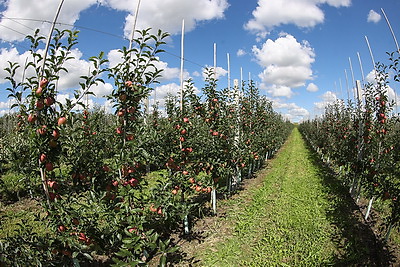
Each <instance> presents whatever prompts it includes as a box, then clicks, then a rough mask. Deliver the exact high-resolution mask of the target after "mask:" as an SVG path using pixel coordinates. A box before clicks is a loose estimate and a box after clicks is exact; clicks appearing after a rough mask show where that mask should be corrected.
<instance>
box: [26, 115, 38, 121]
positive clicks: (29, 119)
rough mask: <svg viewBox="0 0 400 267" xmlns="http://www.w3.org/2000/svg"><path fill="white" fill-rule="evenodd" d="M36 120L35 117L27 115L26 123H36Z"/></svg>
mask: <svg viewBox="0 0 400 267" xmlns="http://www.w3.org/2000/svg"><path fill="white" fill-rule="evenodd" d="M36 119H37V116H36V115H35V114H29V115H28V121H29V122H30V123H34V122H35V121H36Z"/></svg>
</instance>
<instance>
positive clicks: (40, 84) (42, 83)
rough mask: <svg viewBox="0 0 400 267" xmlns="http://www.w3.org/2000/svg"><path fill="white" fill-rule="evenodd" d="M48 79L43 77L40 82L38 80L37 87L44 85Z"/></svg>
mask: <svg viewBox="0 0 400 267" xmlns="http://www.w3.org/2000/svg"><path fill="white" fill-rule="evenodd" d="M48 82H49V81H48V80H47V79H46V78H43V79H42V80H41V81H40V82H39V87H42V88H43V87H46V85H47V83H48Z"/></svg>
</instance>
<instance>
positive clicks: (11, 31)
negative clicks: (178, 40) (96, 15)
mask: <svg viewBox="0 0 400 267" xmlns="http://www.w3.org/2000/svg"><path fill="white" fill-rule="evenodd" d="M137 3H138V0H133V1H132V0H69V1H65V2H64V4H63V6H62V9H61V12H60V15H59V18H58V21H59V22H62V23H63V25H57V27H58V28H60V29H63V28H70V27H71V26H65V24H71V25H73V24H74V23H75V22H76V21H77V20H78V19H79V15H80V13H81V12H82V11H84V10H85V9H87V8H89V7H90V6H93V5H95V4H98V5H103V6H107V7H109V8H112V9H115V10H119V11H125V12H127V14H128V15H127V17H126V21H125V26H124V34H125V36H126V37H128V38H129V37H130V35H131V31H132V26H133V24H134V23H133V20H134V14H135V11H136V7H137ZM3 5H4V11H3V12H2V13H1V15H2V19H1V21H0V26H2V27H0V36H1V37H0V38H1V39H2V40H4V41H22V40H23V39H24V37H25V35H27V34H33V30H32V29H36V28H39V29H41V32H43V34H44V35H47V33H48V31H49V29H50V23H49V22H50V21H53V19H54V15H55V13H56V10H57V7H58V5H59V1H54V0H41V1H31V0H8V1H4V4H3ZM28 6H29V8H27V7H28ZM228 7H229V4H228V1H227V0H170V1H165V0H152V1H142V2H141V5H140V9H139V13H138V14H139V19H138V22H137V29H146V28H149V27H150V28H153V29H162V30H164V31H168V32H170V33H172V34H176V33H179V32H180V30H181V24H182V19H185V25H186V27H185V29H186V31H191V30H193V29H194V28H195V27H196V26H197V25H198V23H199V22H202V21H209V20H214V19H222V18H224V12H225V10H226V9H227V8H228ZM26 19H29V20H26ZM46 21H47V22H46Z"/></svg>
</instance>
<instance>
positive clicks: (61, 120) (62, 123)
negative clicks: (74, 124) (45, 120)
mask: <svg viewBox="0 0 400 267" xmlns="http://www.w3.org/2000/svg"><path fill="white" fill-rule="evenodd" d="M66 123H67V118H66V117H60V118H59V119H58V121H57V124H58V126H61V125H64V124H66Z"/></svg>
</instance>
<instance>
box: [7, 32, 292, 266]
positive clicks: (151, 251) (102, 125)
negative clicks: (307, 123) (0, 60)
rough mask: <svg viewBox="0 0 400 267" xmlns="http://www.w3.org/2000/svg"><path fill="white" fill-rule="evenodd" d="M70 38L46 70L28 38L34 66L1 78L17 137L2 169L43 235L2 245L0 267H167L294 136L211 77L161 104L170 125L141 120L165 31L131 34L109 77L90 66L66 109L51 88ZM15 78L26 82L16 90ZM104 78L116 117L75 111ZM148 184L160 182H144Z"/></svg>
mask: <svg viewBox="0 0 400 267" xmlns="http://www.w3.org/2000/svg"><path fill="white" fill-rule="evenodd" d="M76 34H77V33H76V32H70V31H62V32H60V31H57V32H56V34H55V36H54V37H53V38H52V41H51V43H50V49H49V54H48V55H47V59H46V61H45V62H43V61H44V57H43V55H41V54H39V53H38V52H37V51H38V49H39V47H40V45H41V41H42V40H41V39H42V38H41V37H38V36H39V35H36V36H30V37H28V39H30V40H31V42H32V49H31V61H29V62H28V63H27V64H26V65H25V66H19V65H18V64H16V63H10V64H9V68H8V69H7V71H8V73H9V77H8V80H9V81H10V85H11V87H10V88H9V89H8V91H9V92H10V95H9V97H10V98H13V99H14V100H15V103H16V104H15V107H14V108H15V110H16V115H15V116H16V118H15V129H16V131H15V132H13V133H12V134H9V135H6V136H4V137H3V138H2V143H4V144H6V145H5V146H3V147H2V151H1V155H2V159H3V160H5V161H6V162H7V164H8V165H9V166H10V168H11V169H12V171H13V172H15V173H18V174H20V175H21V174H22V175H23V177H24V179H23V180H22V183H24V184H25V186H26V190H27V191H29V192H31V194H32V195H33V196H34V197H36V198H38V199H40V200H41V201H42V204H43V208H44V210H45V213H44V214H42V215H39V218H38V219H39V220H41V221H43V222H45V223H46V225H47V229H48V230H49V231H48V232H47V233H46V234H45V236H43V235H40V234H36V233H32V232H30V230H29V229H24V230H23V231H22V230H21V231H20V233H19V234H17V235H15V236H10V237H8V238H6V239H4V240H0V251H1V253H0V255H1V256H0V263H1V262H4V263H5V264H6V265H7V264H13V265H15V264H16V263H17V265H18V264H19V265H21V266H22V265H24V264H26V263H28V262H29V263H30V264H34V265H40V263H46V264H49V265H58V266H59V265H60V264H64V265H70V264H77V263H81V264H82V263H104V264H110V263H114V264H115V265H116V266H126V264H131V265H135V264H145V263H146V262H148V261H149V260H150V259H151V258H154V257H155V256H158V257H160V264H165V262H166V260H167V255H168V253H173V252H174V251H176V249H177V248H175V247H174V246H173V244H171V243H170V240H169V235H170V234H171V233H172V232H173V231H175V232H176V231H182V234H186V235H190V226H191V224H192V222H193V220H195V218H196V217H198V216H199V214H201V213H204V212H206V211H205V210H204V209H205V208H206V207H208V209H209V210H210V211H209V212H210V213H214V214H215V213H216V212H217V197H218V196H221V195H225V196H229V194H230V193H231V192H232V191H233V190H235V189H236V188H237V187H238V186H239V185H240V183H241V181H242V179H244V178H247V177H249V176H251V175H252V173H253V172H255V171H256V170H257V169H259V168H260V167H261V166H263V164H264V162H265V160H266V159H267V158H269V157H271V156H273V154H274V153H275V152H276V151H277V149H279V147H280V146H281V145H282V144H283V142H284V141H285V140H286V138H287V136H288V134H289V133H290V131H291V129H292V125H291V124H290V123H289V122H287V121H285V120H284V119H283V118H282V116H281V115H279V114H277V113H276V112H274V111H273V109H272V105H271V102H270V101H268V100H267V99H266V98H265V97H263V96H260V94H259V92H258V89H257V88H256V87H255V86H254V84H253V83H252V82H251V81H250V82H249V83H248V84H245V83H243V85H241V86H240V88H239V87H236V88H234V90H229V89H222V90H218V88H217V87H218V85H217V80H215V79H214V78H213V76H214V74H213V72H212V71H209V73H208V78H207V79H206V84H205V86H204V88H202V94H201V96H199V95H197V94H195V90H194V84H193V82H192V81H190V80H189V81H187V83H186V86H185V89H184V90H183V92H182V95H178V96H172V95H171V96H169V97H167V99H166V100H165V114H166V115H162V114H161V112H159V108H158V107H157V106H154V107H153V111H152V112H149V111H148V110H145V108H144V105H143V103H144V102H145V99H146V98H147V97H148V96H149V94H150V92H151V86H152V85H154V84H155V83H157V81H158V79H159V78H160V74H161V72H162V70H159V69H157V68H156V67H155V63H156V62H157V61H158V57H157V55H158V54H159V53H161V52H162V51H163V50H162V49H161V46H162V45H163V44H164V41H163V40H164V39H165V38H166V37H167V36H168V35H167V34H165V33H162V32H161V31H159V32H158V33H157V34H156V35H150V34H149V31H148V30H145V31H141V32H139V33H138V36H139V37H137V39H135V46H134V48H133V49H131V50H128V49H126V48H123V49H121V50H120V53H121V59H122V61H121V63H119V64H118V65H117V66H115V67H113V68H106V67H104V66H106V65H107V60H105V59H103V54H100V55H99V56H98V57H93V58H91V59H90V61H91V62H92V68H91V73H90V75H89V76H82V82H81V83H80V88H79V89H78V90H76V93H75V99H74V100H67V102H66V103H65V104H62V103H60V102H59V101H58V100H57V95H58V89H57V82H58V80H59V77H60V76H61V75H63V73H64V72H66V71H67V69H66V68H65V67H64V66H65V63H66V62H67V61H68V60H69V59H70V56H71V53H70V52H71V50H72V49H73V47H74V45H75V44H76V43H77V42H76ZM42 66H43V67H42ZM19 68H24V73H27V74H31V75H27V77H25V78H24V79H23V80H22V81H20V80H18V77H19V76H18V75H17V73H18V70H19ZM105 75H107V76H108V79H109V80H111V81H113V83H114V90H113V91H112V93H111V95H109V96H108V97H109V99H110V100H112V101H113V103H114V110H115V114H106V113H104V111H102V110H101V109H95V110H88V109H87V107H86V106H85V104H84V103H83V101H82V99H83V97H84V96H85V95H88V94H91V87H92V86H93V85H95V84H97V83H101V82H103V80H102V77H104V76H105ZM77 106H80V107H81V108H80V109H81V110H82V112H77V111H76V110H77ZM155 174H157V177H158V179H157V181H155V180H154V179H152V178H150V177H152V176H154V175H155ZM217 193H218V194H217ZM208 201H211V203H210V204H207V203H208ZM22 243H23V244H24V246H22ZM15 251H19V252H18V253H15Z"/></svg>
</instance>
